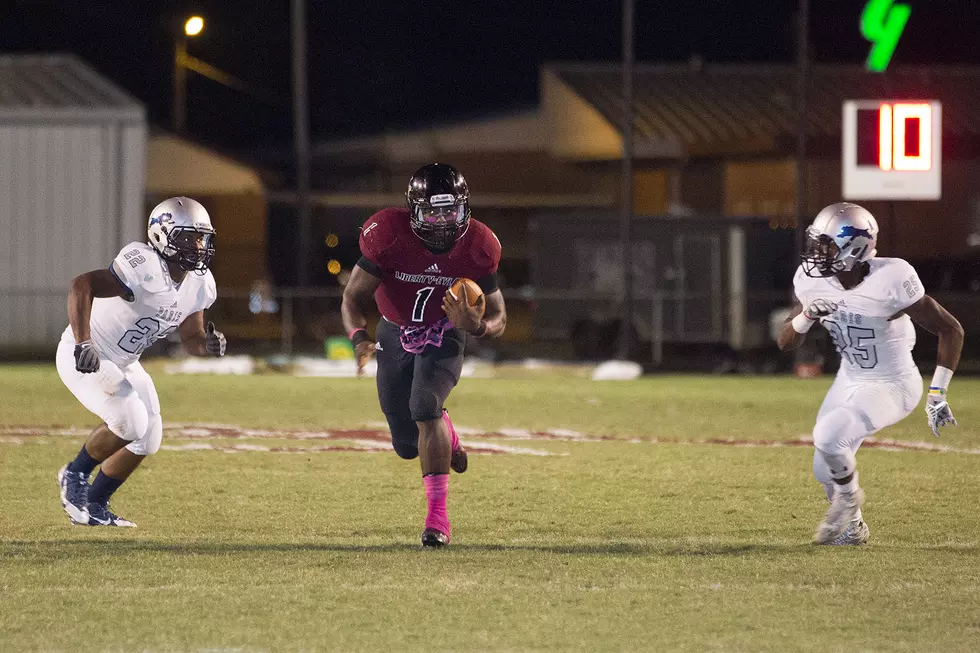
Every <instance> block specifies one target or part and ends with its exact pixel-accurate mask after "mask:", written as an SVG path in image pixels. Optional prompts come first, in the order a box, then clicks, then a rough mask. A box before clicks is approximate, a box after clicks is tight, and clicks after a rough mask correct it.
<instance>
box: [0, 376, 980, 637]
mask: <svg viewBox="0 0 980 653" xmlns="http://www.w3.org/2000/svg"><path fill="white" fill-rule="evenodd" d="M151 373H154V378H155V380H156V383H157V389H158V391H159V394H160V398H161V402H162V405H163V415H164V418H165V420H167V421H169V422H180V423H183V424H191V423H206V424H226V425H238V426H242V427H249V428H254V429H264V430H265V431H264V432H263V433H238V434H235V433H231V432H228V431H221V432H215V433H208V432H204V431H200V432H195V431H191V430H187V429H184V430H179V429H178V430H173V431H168V434H167V436H165V441H164V444H165V445H166V446H168V447H172V448H168V449H165V450H163V451H161V452H160V453H159V454H157V455H156V456H153V457H151V458H150V459H148V460H147V462H146V463H145V464H144V465H143V467H142V468H141V469H140V470H139V471H138V472H137V474H136V475H135V476H134V477H133V478H132V480H131V481H130V482H128V483H127V484H126V485H125V486H124V487H123V488H122V489H121V490H120V491H119V493H118V495H117V496H116V498H115V499H114V500H113V508H114V509H115V510H116V511H117V512H118V513H120V514H122V515H124V516H125V517H127V518H130V519H132V520H134V521H136V522H137V523H138V524H139V528H137V529H116V530H109V529H90V528H84V527H71V526H69V524H68V519H67V517H66V515H65V514H64V512H63V511H62V510H61V505H60V502H59V500H58V494H57V486H56V482H55V473H56V472H57V470H58V468H59V467H60V466H61V465H62V464H63V463H64V462H65V461H67V460H68V459H70V458H71V457H72V456H73V455H74V453H75V452H76V451H77V449H78V447H79V446H80V444H81V442H82V441H83V439H84V437H85V434H86V433H87V431H88V430H89V429H90V428H91V427H92V426H93V425H94V421H95V420H94V418H93V416H91V415H89V414H88V413H87V412H86V411H85V410H84V409H83V408H81V406H79V405H78V404H77V402H76V401H75V400H74V399H73V398H72V397H71V395H70V394H69V393H68V392H67V390H65V389H64V388H63V387H62V386H61V384H60V381H59V380H58V377H57V374H56V373H55V370H54V366H53V365H51V366H47V367H35V366H18V367H6V368H0V392H2V396H3V397H4V401H3V402H2V403H0V488H2V492H0V513H2V518H0V651H3V652H6V651H139V652H161V653H162V652H168V653H169V652H177V651H181V652H190V651H224V650H234V651H243V652H245V651H248V652H252V651H334V650H343V651H355V650H356V651H361V650H366V651H391V652H394V651H433V650H446V651H525V650H533V651H567V650H581V651H599V650H601V651H637V650H656V651H780V652H784V651H814V652H819V653H830V652H836V651H841V652H856V651H863V652H867V651H875V652H881V653H886V652H888V653H891V652H895V651H943V652H946V651H977V650H980V524H978V518H977V512H976V507H977V506H978V505H980V474H978V471H980V457H978V456H977V455H975V454H974V453H968V452H969V451H971V450H973V451H976V450H980V402H977V401H976V397H977V396H978V394H980V381H974V380H969V379H963V378H957V379H954V381H953V387H952V394H951V403H952V405H953V410H954V413H955V414H956V416H957V418H958V419H959V421H960V426H959V427H957V428H955V429H951V430H949V431H947V432H946V433H945V434H944V438H943V439H942V440H940V441H938V442H937V441H935V440H934V439H933V437H932V435H931V433H930V432H929V431H928V429H927V427H926V425H925V418H924V414H923V413H922V411H921V408H920V409H919V410H917V411H916V412H915V413H914V414H913V415H912V416H911V417H909V418H908V419H907V420H905V421H904V422H903V423H901V424H899V425H897V426H895V427H892V428H891V429H889V430H887V431H886V432H883V433H882V434H880V435H881V437H882V438H889V439H895V440H901V441H908V442H910V443H915V442H927V443H929V444H940V445H948V446H949V447H950V448H951V450H950V451H947V452H935V451H888V450H882V449H874V448H869V449H866V450H862V452H861V453H860V455H859V457H858V460H859V465H860V469H861V473H862V476H861V479H862V485H863V486H864V487H865V490H866V492H867V496H868V503H867V504H866V509H865V517H866V519H867V521H868V522H869V524H870V526H871V538H872V539H871V543H870V544H869V545H868V546H866V547H861V548H843V549H838V548H818V547H814V546H812V545H811V544H810V543H809V541H810V537H811V534H812V531H813V528H814V527H815V525H816V524H817V522H818V521H819V520H820V517H821V516H822V514H823V511H824V509H825V502H824V499H823V493H822V489H821V487H820V486H819V485H818V484H817V483H816V482H815V481H813V479H812V477H811V475H810V461H811V456H812V452H811V450H810V449H808V448H806V447H803V446H781V447H767V446H755V447H741V446H726V445H724V444H691V443H690V442H692V441H704V440H729V441H732V442H735V441H740V440H751V441H772V442H776V441H787V443H790V442H789V441H793V440H798V439H799V438H800V437H805V436H806V434H807V433H808V432H809V429H810V426H811V423H812V420H813V416H814V415H815V413H816V409H817V407H818V405H819V403H820V401H821V399H822V396H823V393H824V392H825V390H826V389H827V387H828V386H829V383H830V379H817V380H796V379H790V378H744V377H681V376H669V377H659V378H646V379H642V380H639V381H635V382H608V383H593V382H591V381H588V380H587V379H584V378H575V377H567V376H558V375H554V374H539V375H533V374H528V373H524V374H514V378H503V379H501V378H496V379H476V378H474V379H465V380H464V381H463V382H462V383H461V385H460V386H459V388H457V390H456V391H455V392H454V393H453V395H452V397H450V400H449V403H448V407H449V408H450V410H451V412H452V414H453V418H454V421H455V422H456V424H457V425H458V426H460V427H462V428H466V429H474V430H479V431H483V432H485V433H489V435H479V436H478V435H470V436H468V435H465V434H464V435H463V440H464V443H466V442H469V443H472V444H473V445H474V446H475V447H478V446H486V447H491V446H498V447H513V448H520V450H522V451H524V453H507V454H501V455H473V456H471V458H470V469H469V471H468V472H467V473H466V474H464V475H461V476H456V475H454V476H453V478H452V480H451V483H450V498H449V511H450V516H451V518H452V520H453V544H452V546H451V547H450V548H449V549H447V550H443V551H423V550H421V549H420V547H419V546H418V536H419V532H420V530H421V526H422V519H423V517H424V499H423V493H422V484H421V482H420V478H419V472H418V466H417V462H415V461H412V462H406V461H402V460H399V459H398V458H397V457H395V456H394V454H393V453H388V452H380V453H369V452H360V451H350V450H345V449H350V448H352V447H356V446H360V445H363V444H364V442H363V441H361V440H359V439H358V438H359V437H360V436H358V434H356V433H354V434H351V433H340V434H339V435H337V437H336V438H333V439H331V438H332V436H331V435H330V434H329V433H327V432H328V431H330V430H331V429H334V430H336V429H355V428H358V427H365V426H368V427H370V426H372V425H373V426H375V427H376V426H377V423H378V422H381V421H382V420H383V417H382V415H381V413H380V411H379V409H378V406H377V399H376V396H375V389H374V383H373V380H369V379H300V378H291V377H286V376H275V375H267V376H253V377H235V378H231V377H217V376H182V377H178V376H167V375H165V374H163V373H162V371H160V370H154V369H152V368H151ZM52 426H58V427H60V430H55V431H51V430H50V427H52ZM15 427H16V428H15ZM72 427H74V429H75V430H76V432H75V433H74V435H71V434H69V433H67V432H66V431H65V429H71V428H72ZM510 429H523V432H513V431H511V430H510ZM554 429H563V430H566V431H575V432H578V433H579V434H585V435H592V436H612V437H610V438H607V439H604V440H598V439H582V438H579V437H577V436H575V435H574V434H571V433H566V432H565V431H560V432H559V433H565V436H564V437H561V438H551V439H549V438H546V437H543V436H540V437H539V436H536V435H534V433H533V432H537V431H548V430H554ZM277 430H281V432H277ZM529 432H530V433H529ZM304 434H305V437H302V438H301V437H299V436H300V435H304ZM317 434H319V435H317ZM365 437H366V436H365ZM654 438H656V439H657V440H658V441H659V442H653V441H652V440H653V439H654ZM334 445H336V449H337V450H333V449H332V448H331V447H332V446H334ZM192 447H194V448H192ZM204 447H211V448H210V449H204ZM531 452H533V453H537V454H553V455H530V453H531Z"/></svg>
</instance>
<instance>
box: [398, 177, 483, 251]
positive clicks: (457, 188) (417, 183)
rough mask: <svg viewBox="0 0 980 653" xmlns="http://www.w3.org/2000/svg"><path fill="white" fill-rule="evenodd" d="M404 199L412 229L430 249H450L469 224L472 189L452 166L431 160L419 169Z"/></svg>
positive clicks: (409, 184) (409, 183)
mask: <svg viewBox="0 0 980 653" xmlns="http://www.w3.org/2000/svg"><path fill="white" fill-rule="evenodd" d="M405 200H406V201H407V202H408V211H409V213H410V214H411V220H412V231H413V232H415V235H416V236H418V237H419V238H420V239H421V240H422V242H423V243H425V244H426V246H427V247H429V248H430V249H434V250H447V249H449V248H451V247H452V246H453V245H454V244H455V243H456V241H457V240H459V239H460V238H462V237H463V234H465V233H466V229H467V228H468V227H469V225H470V202H469V200H470V189H469V186H467V185H466V180H465V179H463V175H461V174H459V171H457V170H456V168H454V167H452V166H450V165H445V164H442V163H430V164H429V165H427V166H422V167H421V168H419V169H418V170H416V171H415V174H414V175H412V179H411V181H409V182H408V190H407V191H406V192H405Z"/></svg>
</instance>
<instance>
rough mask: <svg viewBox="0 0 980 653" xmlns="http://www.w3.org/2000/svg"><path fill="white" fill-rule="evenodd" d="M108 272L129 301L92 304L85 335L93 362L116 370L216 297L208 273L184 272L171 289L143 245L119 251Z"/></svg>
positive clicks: (165, 273) (162, 269)
mask: <svg viewBox="0 0 980 653" xmlns="http://www.w3.org/2000/svg"><path fill="white" fill-rule="evenodd" d="M109 271H110V272H111V273H112V274H113V276H115V277H116V278H117V279H118V280H119V281H120V282H121V283H122V284H123V285H124V286H125V287H126V289H127V290H128V292H129V296H128V297H126V298H122V297H110V298H105V299H103V298H96V299H95V300H94V301H93V303H92V316H91V319H90V320H89V330H90V332H91V337H92V346H93V347H94V348H95V350H96V352H98V354H99V357H100V358H102V359H105V360H110V361H112V362H113V363H115V364H116V365H118V366H119V367H125V366H127V365H130V364H131V363H133V362H135V361H137V360H139V357H140V354H142V353H143V350H144V349H146V348H147V347H149V346H150V345H152V344H153V343H154V342H156V341H157V340H159V339H161V338H165V337H167V336H168V335H170V334H171V333H173V332H174V331H175V330H176V329H177V327H178V326H180V323H181V322H183V321H184V319H185V318H187V316H188V315H191V314H192V313H196V312H198V311H202V310H204V309H207V308H210V306H211V304H213V303H214V300H215V299H217V297H218V292H217V289H216V288H215V283H214V276H212V274H211V271H210V270H207V271H205V273H204V274H197V273H196V272H188V273H187V274H185V275H184V279H183V281H181V282H180V284H179V285H178V284H175V283H174V281H173V279H172V278H171V277H170V272H169V271H168V270H167V265H166V262H165V261H164V260H163V259H162V258H161V257H160V255H159V254H157V252H156V250H154V249H153V248H152V247H150V246H149V245H147V244H146V243H130V244H129V245H126V246H125V247H123V249H122V251H120V252H119V254H118V255H117V256H116V258H115V259H114V260H113V261H112V263H111V264H110V266H109ZM66 333H67V334H70V333H71V327H69V330H68V331H67V332H66Z"/></svg>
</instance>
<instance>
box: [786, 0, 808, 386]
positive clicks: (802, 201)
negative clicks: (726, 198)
mask: <svg viewBox="0 0 980 653" xmlns="http://www.w3.org/2000/svg"><path fill="white" fill-rule="evenodd" d="M796 11H797V15H796V225H795V232H794V234H793V236H794V238H793V244H794V247H793V250H794V252H795V254H796V261H799V260H800V254H801V253H802V252H803V244H804V236H805V234H806V226H807V215H806V212H807V183H806V132H807V129H806V112H807V101H806V100H807V90H808V88H809V74H810V57H809V43H810V0H799V4H798V5H797V9H796ZM790 294H791V295H792V294H793V291H792V290H791V291H790ZM792 299H793V297H791V301H792ZM805 347H806V345H804V347H799V348H797V349H796V350H795V351H794V352H793V367H794V368H796V367H797V366H798V365H799V364H800V363H801V362H803V355H804V351H805V349H804V348H805ZM794 373H795V369H794Z"/></svg>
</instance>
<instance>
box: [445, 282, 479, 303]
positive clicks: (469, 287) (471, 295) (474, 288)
mask: <svg viewBox="0 0 980 653" xmlns="http://www.w3.org/2000/svg"><path fill="white" fill-rule="evenodd" d="M464 285H465V286H466V299H467V300H468V301H469V304H470V306H476V304H477V301H478V300H479V299H480V297H481V296H483V291H482V290H480V286H478V285H477V284H476V282H475V281H473V280H472V279H467V278H466V277H460V278H459V279H456V281H454V282H453V285H451V286H449V294H450V296H452V298H453V299H459V294H460V292H462V291H461V288H462V287H463V286H464Z"/></svg>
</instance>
